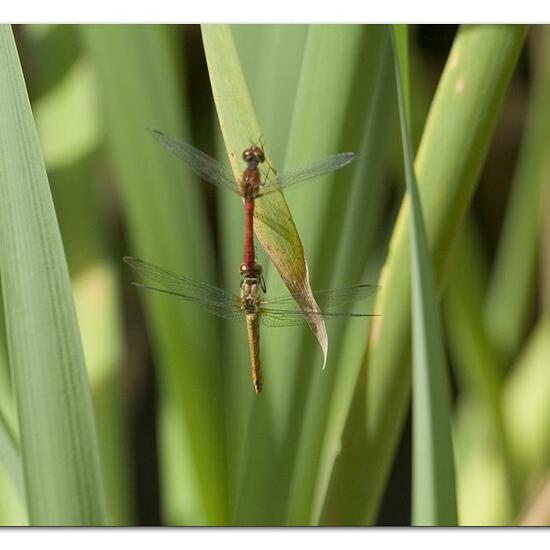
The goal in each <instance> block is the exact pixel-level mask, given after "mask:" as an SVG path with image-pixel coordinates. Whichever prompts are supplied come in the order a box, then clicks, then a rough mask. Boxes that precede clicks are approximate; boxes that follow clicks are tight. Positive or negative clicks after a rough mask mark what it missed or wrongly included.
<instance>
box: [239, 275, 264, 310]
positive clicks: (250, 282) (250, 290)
mask: <svg viewBox="0 0 550 550" xmlns="http://www.w3.org/2000/svg"><path fill="white" fill-rule="evenodd" d="M261 301H262V285H261V282H260V279H259V278H257V277H244V279H243V281H242V283H241V307H242V308H243V310H244V312H245V313H246V314H250V315H254V314H257V313H258V312H259V309H260V302H261Z"/></svg>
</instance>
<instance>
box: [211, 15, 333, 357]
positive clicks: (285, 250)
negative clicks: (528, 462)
mask: <svg viewBox="0 0 550 550" xmlns="http://www.w3.org/2000/svg"><path fill="white" fill-rule="evenodd" d="M202 35H203V42H204V49H205V53H206V60H207V62H208V71H209V74H210V82H211V84H212V92H213V94H214V101H215V102H216V109H217V113H218V119H219V121H220V126H221V130H222V134H223V137H224V141H225V145H226V148H227V154H228V156H229V160H230V163H231V168H232V169H233V173H234V175H235V178H236V179H237V180H240V178H241V176H242V171H243V163H242V160H241V154H242V151H243V149H244V148H245V147H246V145H247V144H248V143H249V142H250V140H253V141H255V140H256V139H258V138H259V137H260V136H262V132H261V130H260V126H259V124H258V120H257V118H256V114H255V111H254V107H253V105H252V101H251V99H250V95H249V92H248V88H247V85H246V82H245V79H244V75H243V72H242V68H241V64H240V60H239V57H238V54H237V49H236V47H235V43H234V41H233V36H232V33H231V29H230V28H229V27H228V26H225V25H204V26H203V27H202ZM266 154H267V156H268V157H269V156H270V155H269V153H268V152H266ZM269 163H271V164H272V162H271V160H270V161H269ZM264 170H267V168H265V169H264ZM266 201H269V204H270V209H273V210H275V211H276V212H277V213H278V219H277V220H276V221H277V222H279V223H281V229H283V231H278V230H274V228H273V227H270V226H268V225H267V224H266V223H262V221H260V220H265V219H266V218H268V217H270V216H269V212H268V211H267V210H266ZM256 214H257V217H256V218H255V220H254V231H255V233H256V235H257V236H258V239H259V241H260V243H261V244H262V246H263V248H264V250H265V251H266V253H267V255H268V256H269V259H270V260H271V262H272V263H273V265H274V266H275V267H276V268H277V271H278V272H279V274H280V276H281V278H282V279H283V281H284V283H285V285H286V287H287V288H288V290H289V291H290V293H291V294H292V295H293V297H294V298H295V300H296V303H297V304H298V306H299V307H300V309H301V310H302V311H303V313H304V317H305V318H306V319H307V322H308V324H309V326H310V328H311V330H312V331H313V333H314V334H315V336H316V338H317V340H318V342H319V345H320V346H321V349H322V350H323V356H324V364H326V358H327V353H328V337H327V332H326V328H325V323H324V320H323V318H322V317H319V316H318V315H315V313H313V314H312V313H310V312H318V311H319V306H318V305H317V303H316V302H315V299H314V297H313V294H312V291H311V287H310V282H309V275H308V268H307V264H306V260H305V257H304V249H303V247H302V242H301V240H300V236H299V235H298V232H297V230H296V226H295V225H294V221H293V220H292V215H291V213H290V211H289V209H288V206H287V204H286V201H285V198H284V196H283V195H282V193H278V192H275V193H271V194H270V195H269V196H268V197H267V196H266V197H264V198H263V199H262V200H259V201H258V202H257V203H256Z"/></svg>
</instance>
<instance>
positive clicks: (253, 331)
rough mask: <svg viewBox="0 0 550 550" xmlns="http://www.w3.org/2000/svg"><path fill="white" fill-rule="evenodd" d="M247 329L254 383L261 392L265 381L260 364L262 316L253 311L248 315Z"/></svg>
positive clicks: (257, 390) (256, 389) (257, 391)
mask: <svg viewBox="0 0 550 550" xmlns="http://www.w3.org/2000/svg"><path fill="white" fill-rule="evenodd" d="M246 329H247V331H248V349H249V351H250V365H251V367H252V383H253V384H254V390H255V391H256V393H261V392H262V387H263V382H264V381H263V377H262V368H261V365H260V317H259V315H258V314H256V313H253V314H249V315H247V316H246Z"/></svg>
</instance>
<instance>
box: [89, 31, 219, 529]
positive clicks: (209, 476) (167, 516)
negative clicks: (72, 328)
mask: <svg viewBox="0 0 550 550" xmlns="http://www.w3.org/2000/svg"><path fill="white" fill-rule="evenodd" d="M170 30H171V29H170V28H166V27H159V26H153V25H144V26H143V25H128V26H126V25H123V26H119V25H103V26H96V25H87V26H85V27H83V28H82V32H83V37H84V40H85V44H86V47H87V49H88V52H89V54H90V58H91V59H92V62H93V63H94V66H95V67H96V70H97V73H98V77H99V83H100V89H101V90H102V92H103V96H102V97H103V100H104V103H103V106H104V107H105V112H106V122H107V129H108V132H107V138H108V142H107V144H108V148H109V153H110V158H111V160H112V163H113V171H114V174H115V177H116V182H117V185H118V186H119V189H120V193H121V197H122V202H123V206H124V209H125V211H126V215H127V220H128V229H129V237H130V241H131V246H132V248H133V250H135V252H136V253H137V255H139V256H141V257H142V258H144V259H147V260H148V261H152V262H154V263H157V264H159V265H161V266H163V267H166V268H168V269H170V270H173V271H176V272H178V273H181V274H184V275H186V276H189V277H191V278H193V279H197V280H206V281H212V279H213V273H214V268H213V263H214V262H213V260H212V258H213V244H212V238H211V237H212V236H211V233H210V232H209V228H208V225H207V223H206V220H207V218H208V217H207V213H206V208H205V204H204V201H203V198H204V197H203V196H202V195H201V191H202V188H201V185H200V182H199V181H197V180H196V179H195V178H194V177H193V176H192V175H191V173H190V172H189V171H187V170H185V167H184V166H183V163H181V162H180V161H178V160H177V159H175V158H171V156H170V155H168V154H167V153H166V152H165V151H164V150H163V149H162V148H161V147H159V146H158V144H157V143H155V141H154V140H153V139H152V138H151V136H150V135H149V134H148V133H147V131H146V128H147V127H153V128H159V129H161V130H163V131H166V133H167V134H169V135H173V136H181V135H182V134H183V135H184V134H185V132H186V130H187V125H186V123H187V121H188V112H187V111H186V109H185V105H182V102H181V100H180V97H179V90H180V87H181V85H182V82H181V81H180V79H179V78H178V77H179V76H180V75H179V74H178V70H177V67H178V65H177V61H178V58H176V57H175V56H174V52H175V49H172V46H173V44H171V43H170V34H169V33H170ZM142 298H143V300H144V303H145V314H146V320H147V322H148V327H149V329H150V332H151V340H152V344H153V348H154V354H155V360H156V364H157V366H158V372H159V384H160V403H159V416H160V418H159V423H160V425H159V431H160V462H161V476H162V477H161V487H162V508H163V516H164V520H165V521H166V522H167V523H175V524H182V523H187V524H194V525H203V524H215V525H223V524H226V523H227V522H228V497H227V472H226V467H227V465H226V451H225V435H224V417H223V409H224V403H223V383H220V380H223V376H222V364H221V363H220V356H219V355H218V350H219V348H220V346H219V341H218V334H219V333H218V324H217V321H216V319H214V318H213V317H211V316H209V315H208V314H207V313H204V312H201V311H200V310H197V308H196V307H194V306H192V305H186V304H182V303H181V301H178V300H174V299H172V297H170V296H155V295H152V294H146V293H143V295H142ZM205 335H208V337H207V338H205Z"/></svg>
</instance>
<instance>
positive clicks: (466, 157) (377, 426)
mask: <svg viewBox="0 0 550 550" xmlns="http://www.w3.org/2000/svg"><path fill="white" fill-rule="evenodd" d="M525 31H526V29H525V27H523V26H517V25H479V26H464V27H461V28H460V30H459V32H458V34H457V37H456V39H455V42H454V44H453V47H452V49H451V52H450V54H449V58H448V61H447V64H446V67H445V70H444V71H443V75H442V77H441V80H440V82H439V86H438V89H437V92H436V95H435V97H434V100H433V102H432V106H431V109H430V114H429V116H428V120H427V122H426V125H425V128H424V132H423V135H422V141H421V143H420V147H419V150H418V154H417V157H416V164H415V169H416V174H417V177H418V181H419V182H420V189H419V191H420V196H421V200H422V206H423V211H424V218H425V223H426V231H427V234H428V242H429V244H430V248H431V250H432V255H433V258H434V269H435V273H436V280H437V284H438V287H440V286H441V284H442V281H443V279H444V268H445V265H446V261H447V259H448V257H449V253H450V249H451V244H452V242H453V238H454V236H455V235H456V232H457V230H458V228H459V225H460V222H461V220H462V218H463V216H464V213H465V212H466V210H467V208H468V205H469V203H470V199H471V196H472V193H473V191H474V189H475V185H476V183H477V180H478V175H479V173H480V171H481V168H482V166H483V161H484V159H485V155H486V152H487V148H488V145H489V142H490V138H491V136H492V132H493V129H494V126H495V122H496V118H497V114H498V112H499V110H500V106H501V105H502V100H503V98H504V94H505V91H506V88H507V85H508V82H509V80H510V77H511V74H512V71H513V69H514V66H515V63H516V60H517V58H518V55H519V52H520V51H521V47H522V44H523V40H524V37H525ZM408 211H409V209H408V203H404V204H403V205H402V207H401V211H400V213H399V216H398V219H397V222H396V226H395V230H394V232H393V235H392V239H391V242H390V248H389V256H388V259H387V261H386V264H385V266H384V269H383V272H382V278H381V281H380V284H381V286H382V291H381V292H380V294H379V297H378V300H377V304H376V306H375V310H376V312H377V313H380V317H377V318H376V319H375V320H374V322H373V329H372V332H371V338H370V345H369V352H368V357H367V369H368V373H367V377H368V385H367V387H366V391H367V395H366V400H367V401H366V406H367V413H366V414H367V427H366V433H365V441H366V449H365V453H366V456H367V464H366V465H364V466H365V467H366V472H365V476H366V479H365V481H364V485H363V487H362V490H363V492H364V495H365V502H364V508H358V507H355V509H354V510H353V511H351V510H345V511H342V513H349V514H350V516H353V517H360V518H363V521H366V522H367V523H372V522H373V521H374V520H375V517H376V513H377V509H378V505H379V503H380V498H381V496H382V491H383V488H384V486H385V483H386V480H387V476H388V474H389V469H390V465H391V462H392V457H393V455H394V452H395V449H396V444H397V441H398V437H399V434H400V432H401V428H402V425H403V420H404V417H405V413H406V411H407V405H408V403H409V395H410V393H409V392H410V382H411V374H410V369H409V363H408V361H407V355H408V342H409V331H410V266H409V245H408V242H409V241H408V239H409V234H408V229H407V227H408V220H407V218H408ZM349 422H351V423H353V422H354V419H353V418H351V417H350V420H349ZM363 460H364V459H363ZM347 467H348V468H350V467H351V468H353V467H359V466H358V465H357V466H352V465H350V464H348V466H347Z"/></svg>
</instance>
